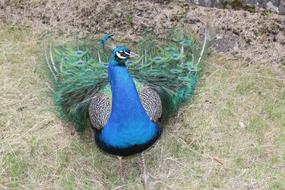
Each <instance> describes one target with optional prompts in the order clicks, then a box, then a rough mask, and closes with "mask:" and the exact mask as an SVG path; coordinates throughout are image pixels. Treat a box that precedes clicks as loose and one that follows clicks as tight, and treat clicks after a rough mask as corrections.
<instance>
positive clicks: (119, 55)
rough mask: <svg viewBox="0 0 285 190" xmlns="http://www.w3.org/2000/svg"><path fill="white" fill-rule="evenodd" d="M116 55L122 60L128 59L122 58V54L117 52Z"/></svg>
mask: <svg viewBox="0 0 285 190" xmlns="http://www.w3.org/2000/svg"><path fill="white" fill-rule="evenodd" d="M116 55H117V57H118V58H120V59H126V57H124V56H121V54H120V53H119V52H116Z"/></svg>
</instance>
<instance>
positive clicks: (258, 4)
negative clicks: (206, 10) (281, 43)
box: [186, 0, 285, 15]
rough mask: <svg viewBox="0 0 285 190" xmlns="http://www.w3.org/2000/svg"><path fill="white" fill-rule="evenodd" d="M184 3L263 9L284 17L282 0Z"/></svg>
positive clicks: (220, 0) (231, 0) (189, 0)
mask: <svg viewBox="0 0 285 190" xmlns="http://www.w3.org/2000/svg"><path fill="white" fill-rule="evenodd" d="M186 2H189V3H194V4H196V5H200V6H205V7H217V8H225V7H228V6H229V7H232V8H234V9H246V10H251V9H255V8H257V9H265V10H268V11H272V12H276V13H279V14H283V15H285V1H284V0H186Z"/></svg>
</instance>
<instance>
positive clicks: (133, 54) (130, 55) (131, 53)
mask: <svg viewBox="0 0 285 190" xmlns="http://www.w3.org/2000/svg"><path fill="white" fill-rule="evenodd" d="M125 54H127V55H128V56H129V57H139V55H138V54H136V53H135V52H132V51H131V52H130V53H128V52H125Z"/></svg>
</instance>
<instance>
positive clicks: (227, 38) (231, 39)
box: [0, 0, 285, 64]
mask: <svg viewBox="0 0 285 190" xmlns="http://www.w3.org/2000/svg"><path fill="white" fill-rule="evenodd" d="M0 5H1V6H0V8H1V11H2V13H1V12H0V17H1V18H2V20H3V21H4V22H6V23H15V24H16V23H17V24H23V25H25V26H27V25H28V26H31V27H33V30H34V31H38V32H42V31H43V30H48V31H53V32H57V33H59V34H71V33H73V34H74V33H76V34H78V36H79V37H84V36H85V35H90V34H91V35H96V34H103V33H110V32H111V33H115V34H116V35H117V36H121V37H123V38H132V39H136V38H137V37H139V36H142V35H143V32H144V31H145V30H154V31H155V32H156V33H157V34H161V33H163V32H164V31H165V29H166V28H169V27H173V26H190V27H191V28H192V29H193V30H194V31H195V33H199V34H201V33H203V30H204V28H205V27H206V24H207V23H208V28H209V31H210V34H211V39H212V42H211V44H212V45H211V46H212V47H214V49H215V50H217V51H219V52H226V53H230V54H231V55H234V56H235V57H238V58H244V59H245V60H246V61H248V62H249V63H281V64H285V16H281V15H277V14H274V13H271V12H257V13H250V12H248V11H243V10H238V11H233V10H222V9H215V8H204V7H197V6H194V5H190V4H188V3H184V2H181V1H129V0H122V1H117V0H111V1H110V0H103V1H90V0H83V1H77V0H71V1H64V0H61V1H56V0H32V1H27V0H26V1H19V0H15V1H11V0H4V1H3V0H2V3H1V4H0Z"/></svg>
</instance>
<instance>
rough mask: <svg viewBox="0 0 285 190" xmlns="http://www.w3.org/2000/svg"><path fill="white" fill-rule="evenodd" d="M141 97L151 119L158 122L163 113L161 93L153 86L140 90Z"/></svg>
mask: <svg viewBox="0 0 285 190" xmlns="http://www.w3.org/2000/svg"><path fill="white" fill-rule="evenodd" d="M140 99H141V102H142V105H143V107H144V109H145V110H146V112H147V114H148V116H149V117H150V118H151V120H153V121H155V122H157V121H158V120H159V119H160V118H161V114H162V104H161V100H160V97H159V94H158V93H157V92H156V91H155V90H153V89H151V88H143V89H142V90H141V92H140Z"/></svg>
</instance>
